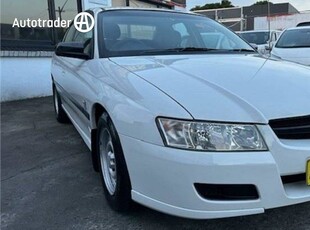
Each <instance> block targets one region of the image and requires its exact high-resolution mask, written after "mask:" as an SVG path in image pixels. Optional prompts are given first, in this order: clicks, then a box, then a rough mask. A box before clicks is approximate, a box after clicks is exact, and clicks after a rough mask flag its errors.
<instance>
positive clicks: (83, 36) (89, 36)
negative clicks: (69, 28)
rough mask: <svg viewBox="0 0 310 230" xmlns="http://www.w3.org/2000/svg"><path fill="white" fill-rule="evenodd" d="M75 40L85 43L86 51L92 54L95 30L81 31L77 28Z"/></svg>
mask: <svg viewBox="0 0 310 230" xmlns="http://www.w3.org/2000/svg"><path fill="white" fill-rule="evenodd" d="M73 42H82V43H84V44H85V49H84V53H87V54H89V55H90V56H92V53H93V31H92V30H91V31H89V32H87V33H81V32H79V31H77V30H75V34H74V37H73Z"/></svg>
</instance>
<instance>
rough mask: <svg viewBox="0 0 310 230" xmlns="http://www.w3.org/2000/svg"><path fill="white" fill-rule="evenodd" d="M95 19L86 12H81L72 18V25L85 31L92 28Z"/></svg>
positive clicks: (80, 30)
mask: <svg viewBox="0 0 310 230" xmlns="http://www.w3.org/2000/svg"><path fill="white" fill-rule="evenodd" d="M94 25H95V19H94V17H93V16H92V15H91V14H90V13H87V12H81V13H79V14H77V15H76V16H75V18H74V27H75V29H77V30H78V31H79V32H81V33H87V32H89V31H91V30H92V29H93V28H94Z"/></svg>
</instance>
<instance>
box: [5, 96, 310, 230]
mask: <svg viewBox="0 0 310 230" xmlns="http://www.w3.org/2000/svg"><path fill="white" fill-rule="evenodd" d="M1 119H2V120H1V229H156V230H157V229H247V230H248V229H251V230H252V229H294V230H306V229H310V203H309V202H308V203H304V204H301V205H295V206H290V207H284V208H279V209H273V210H267V211H266V213H265V214H260V215H254V216H246V217H237V218H227V219H218V220H203V221H197V220H188V219H182V218H177V217H173V216H169V215H165V214H161V213H159V212H156V211H153V210H150V209H148V208H144V207H142V206H138V207H137V208H136V209H135V210H134V211H133V212H132V213H130V214H118V213H115V212H113V211H111V210H110V208H109V207H108V206H107V203H106V201H105V199H104V196H103V192H102V188H101V181H100V178H99V174H97V173H95V172H94V171H93V170H92V165H91V158H90V152H89V150H88V149H87V147H86V145H85V144H84V143H83V141H82V139H81V138H80V136H79V134H78V133H77V132H76V130H75V129H74V127H73V126H72V125H70V124H68V125H62V124H58V123H57V122H56V120H55V119H54V114H53V107H52V98H51V97H46V98H39V99H31V100H23V101H16V102H8V103H2V106H1ZM270 192H272V191H270Z"/></svg>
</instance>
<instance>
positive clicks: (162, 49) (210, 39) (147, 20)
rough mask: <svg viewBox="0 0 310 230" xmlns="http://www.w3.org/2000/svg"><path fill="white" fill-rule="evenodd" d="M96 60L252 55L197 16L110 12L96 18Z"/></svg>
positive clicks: (226, 33) (244, 45)
mask: <svg viewBox="0 0 310 230" xmlns="http://www.w3.org/2000/svg"><path fill="white" fill-rule="evenodd" d="M99 46H100V56H102V57H115V56H132V55H149V54H152V55H157V54H170V53H173V54H180V53H184V52H191V53H201V52H210V51H211V52H255V51H254V50H253V48H252V47H251V46H250V45H248V44H247V43H246V42H244V41H243V40H242V39H240V38H239V37H238V36H237V35H236V34H234V33H233V32H231V31H230V30H228V29H227V28H225V27H224V26H222V25H220V24H219V23H217V22H215V21H213V20H211V19H208V18H205V17H202V16H198V15H190V14H183V13H174V12H164V11H151V10H110V11H104V12H102V13H100V15H99Z"/></svg>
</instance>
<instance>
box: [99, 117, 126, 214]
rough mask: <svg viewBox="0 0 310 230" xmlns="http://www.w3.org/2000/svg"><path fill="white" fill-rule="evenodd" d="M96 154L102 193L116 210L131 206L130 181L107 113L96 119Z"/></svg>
mask: <svg viewBox="0 0 310 230" xmlns="http://www.w3.org/2000/svg"><path fill="white" fill-rule="evenodd" d="M97 156H98V161H99V166H100V167H99V171H100V174H101V180H102V185H103V190H104V194H105V197H106V200H107V201H108V204H109V205H110V207H111V208H112V209H113V210H115V211H118V212H126V211H129V210H130V209H131V207H132V200H131V183H130V178H129V174H128V170H127V165H126V161H125V158H124V154H123V150H122V147H121V143H120V140H119V137H118V134H117V131H116V129H115V127H114V125H113V123H112V121H111V119H110V118H109V116H108V114H107V113H103V114H102V116H101V117H100V118H99V121H98V132H97Z"/></svg>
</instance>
